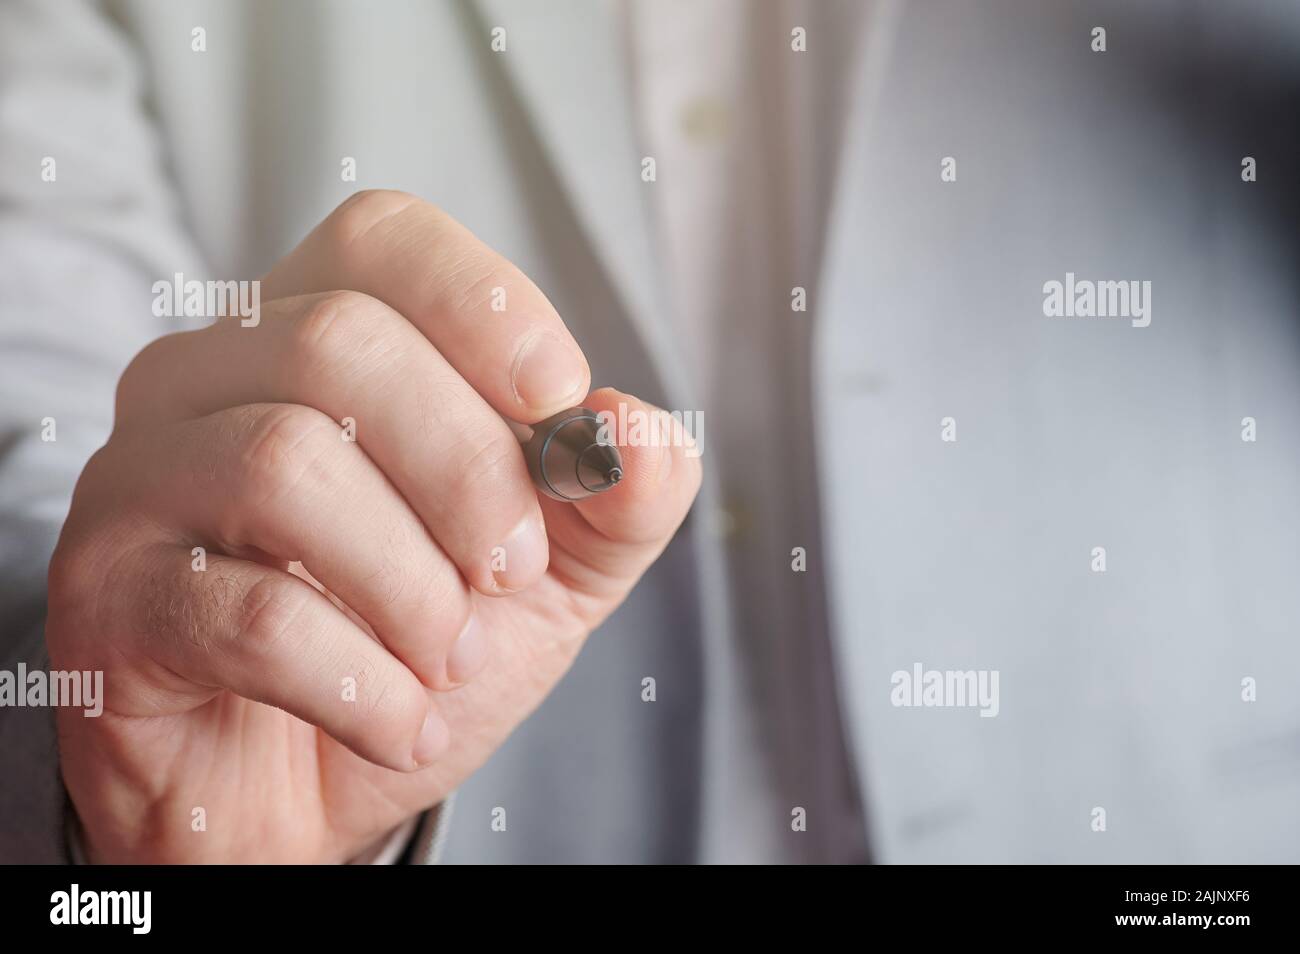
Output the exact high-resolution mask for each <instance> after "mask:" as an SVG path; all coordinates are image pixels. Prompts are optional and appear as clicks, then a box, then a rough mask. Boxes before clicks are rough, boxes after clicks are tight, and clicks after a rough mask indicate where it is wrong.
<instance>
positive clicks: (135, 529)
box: [47, 192, 700, 862]
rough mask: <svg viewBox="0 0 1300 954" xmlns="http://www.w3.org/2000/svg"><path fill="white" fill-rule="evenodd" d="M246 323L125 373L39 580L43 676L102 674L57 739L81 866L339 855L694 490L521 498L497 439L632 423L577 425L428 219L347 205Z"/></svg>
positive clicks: (662, 540)
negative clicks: (552, 421) (92, 698)
mask: <svg viewBox="0 0 1300 954" xmlns="http://www.w3.org/2000/svg"><path fill="white" fill-rule="evenodd" d="M497 289H504V294H505V296H506V301H507V308H506V310H505V311H504V312H499V311H494V310H492V307H491V305H492V301H493V298H494V295H499V294H500V292H498V291H496V290H497ZM262 292H263V295H262V299H263V304H262V309H261V321H260V322H259V323H258V324H257V325H256V326H255V327H244V326H242V325H241V324H240V322H239V320H238V319H226V320H223V321H221V322H219V323H218V324H216V325H213V326H211V327H209V328H205V329H203V330H201V331H195V332H187V333H183V334H175V335H170V336H168V337H166V338H162V339H160V340H159V341H157V342H155V343H154V344H152V345H150V346H149V347H148V348H146V349H145V350H144V351H143V352H141V353H140V355H139V356H138V357H137V358H136V359H135V361H133V362H132V364H131V366H130V367H129V368H128V369H127V371H126V373H125V374H124V376H123V378H122V381H121V384H120V385H119V389H118V402H117V419H116V424H115V427H114V431H113V434H112V437H111V438H110V439H109V441H108V443H107V445H106V446H105V447H104V448H102V449H101V450H100V451H99V452H98V453H96V454H95V456H94V457H93V458H92V459H91V461H90V463H89V464H88V465H87V467H86V469H85V471H84V473H83V474H82V476H81V479H80V481H79V483H78V485H77V491H76V494H75V496H74V498H73V502H72V511H71V514H70V515H69V517H68V521H67V523H66V525H65V526H64V529H63V534H62V537H61V539H60V541H59V546H58V548H57V550H56V552H55V554H54V559H53V561H52V563H51V567H50V605H49V623H48V630H47V642H48V645H49V651H50V658H51V662H52V665H53V666H54V667H55V668H57V669H65V670H85V669H89V670H103V671H104V673H105V690H104V695H105V705H104V712H103V715H102V716H101V717H100V718H84V717H83V715H82V713H81V712H80V711H79V710H76V709H63V710H60V711H59V713H58V718H59V736H60V750H61V759H62V768H63V777H64V779H65V782H66V784H67V787H68V790H69V792H70V793H71V796H72V799H73V801H74V803H75V804H76V808H77V812H78V814H79V816H80V819H81V822H82V826H83V829H84V831H85V833H86V840H87V846H88V850H89V853H90V855H91V858H92V860H95V861H103V862H143V861H153V862H190V861H232V862H237V861H268V862H288V861H303V862H330V861H343V860H346V859H347V858H349V857H351V856H353V855H355V854H356V853H358V852H359V851H361V850H363V849H364V848H365V847H366V846H367V845H369V844H371V843H373V842H374V841H375V840H377V839H378V838H380V837H382V836H383V835H384V834H385V833H386V832H387V831H389V830H390V829H392V828H393V827H394V826H396V825H397V824H399V823H400V822H401V821H402V820H404V819H406V818H408V817H410V816H411V815H413V814H415V813H417V812H419V811H421V810H423V809H426V808H428V807H430V806H432V805H434V804H436V803H437V802H438V801H439V800H441V799H442V798H443V797H445V796H446V795H447V794H448V793H449V792H451V791H452V790H453V789H454V788H456V786H457V785H459V784H460V783H461V782H462V781H463V780H464V779H465V778H466V776H468V775H469V774H470V773H471V772H473V771H474V770H475V768H477V767H478V766H479V765H480V764H481V763H482V762H483V761H484V760H485V759H486V758H487V757H488V756H489V755H490V754H491V753H492V751H493V750H494V749H495V748H496V747H497V746H498V745H499V744H500V743H501V741H502V740H503V739H504V738H505V737H506V736H507V735H508V734H509V733H510V731H511V730H512V729H513V728H514V727H515V726H516V725H517V724H518V723H519V722H520V721H521V720H522V719H523V718H524V717H525V716H526V715H527V714H528V713H529V712H530V711H531V710H532V709H533V708H534V707H535V706H536V705H537V704H538V703H539V702H540V701H541V700H542V698H543V697H544V696H545V695H546V694H547V692H549V691H550V689H551V688H552V687H553V686H554V685H555V683H556V681H557V680H558V679H559V678H560V676H561V675H562V674H563V673H564V672H565V670H566V668H567V667H568V666H569V664H570V663H571V662H572V660H573V658H574V656H575V655H576V654H577V652H578V650H579V648H580V647H581V645H582V643H583V640H584V639H585V637H586V635H587V634H588V633H589V632H590V631H591V630H592V628H593V627H595V626H596V625H597V624H598V623H599V622H600V621H601V620H602V619H604V618H605V617H606V616H607V615H608V614H609V613H610V612H611V611H612V610H613V609H614V608H615V607H616V606H617V605H618V604H619V603H620V602H621V601H622V600H623V598H624V597H625V595H626V594H627V592H628V590H629V589H630V588H631V587H632V585H633V584H634V583H635V582H636V580H637V579H638V577H639V576H640V575H641V573H643V572H644V571H645V569H646V567H647V566H649V564H650V563H651V562H652V561H653V560H654V559H655V558H656V557H657V556H658V555H659V553H660V552H661V551H662V550H663V548H664V546H665V545H666V543H667V541H668V540H669V538H670V537H671V536H672V534H673V532H674V531H675V530H676V528H677V527H678V525H679V524H680V523H681V521H682V519H683V517H684V516H685V513H686V511H687V509H688V508H689V506H690V504H691V501H692V499H693V498H694V496H695V492H696V490H697V488H698V486H699V482H700V470H699V463H698V460H697V459H696V458H695V457H693V456H687V455H686V454H685V453H684V452H683V448H682V447H680V446H675V447H674V446H649V447H625V448H622V449H621V450H622V454H623V461H624V472H625V475H626V476H625V479H624V480H623V481H622V482H621V483H620V484H619V486H617V487H616V488H614V489H613V490H611V491H609V492H607V493H605V494H602V495H600V496H597V497H593V498H591V499H589V500H586V501H582V502H581V503H578V504H563V503H557V502H554V501H551V500H548V499H546V498H545V497H542V496H541V495H539V494H538V493H537V492H536V490H535V489H534V487H533V485H532V484H531V482H530V480H529V476H528V471H527V468H526V465H525V462H524V457H523V454H522V452H521V450H520V447H519V445H518V442H517V440H516V438H515V436H514V434H513V433H512V431H511V429H510V427H509V425H508V424H507V423H506V421H505V420H503V418H506V419H509V420H513V421H518V422H521V423H525V424H527V423H534V422H536V421H539V420H541V419H543V418H545V417H547V416H548V415H550V414H553V413H555V412H556V411H559V410H562V409H564V408H566V407H569V406H572V405H575V404H579V403H585V404H586V405H587V406H588V407H591V408H593V409H594V410H597V411H601V410H611V411H612V410H614V409H615V408H616V407H617V405H618V403H619V402H627V404H628V405H629V407H631V408H632V409H636V410H641V411H646V412H648V411H649V410H650V409H648V408H647V407H646V406H645V405H642V404H641V403H640V402H638V401H637V400H636V399H634V398H629V397H627V396H625V395H621V394H618V393H617V392H612V391H598V392H595V393H593V394H591V395H590V396H588V395H587V389H588V387H589V385H590V379H589V371H588V368H587V364H586V361H585V359H584V358H583V355H582V352H581V351H580V350H579V348H578V346H577V344H576V343H575V342H574V340H573V338H572V337H571V336H570V335H569V333H568V331H567V330H566V329H565V327H564V324H563V322H562V321H561V320H560V317H559V316H558V315H557V314H556V313H555V310H554V309H553V308H552V307H551V305H550V303H549V302H548V301H547V300H546V298H545V297H544V296H543V295H542V293H541V292H540V291H539V290H538V289H537V288H536V287H535V286H534V285H533V284H532V283H531V282H530V281H529V280H528V279H527V278H526V277H525V276H524V275H523V274H522V273H520V271H519V270H518V269H517V268H515V267H514V266H513V265H511V264H510V263H509V262H507V261H505V260H504V259H502V258H501V257H500V256H498V255H496V254H495V253H494V252H492V251H491V250H490V249H488V248H486V247H485V246H484V245H483V244H482V243H480V242H479V241H478V240H476V239H475V238H474V236H473V235H471V234H470V233H469V232H468V231H467V230H466V229H464V228H463V227H462V226H460V225H459V224H457V223H456V222H454V221H453V220H452V219H451V218H449V217H448V216H447V215H446V214H444V213H442V212H440V211H439V210H438V209H436V208H434V207H432V206H430V205H428V204H426V203H424V202H422V201H420V200H418V199H415V198H413V197H411V196H407V195H403V194H400V193H392V192H364V193H360V194H358V195H356V196H354V197H352V198H351V199H349V200H348V201H347V202H345V203H344V204H343V205H341V206H340V207H339V208H338V209H337V210H335V211H334V212H333V213H332V214H331V215H330V216H329V217H328V218H327V219H326V220H325V221H324V222H323V223H322V224H321V225H320V226H318V227H317V228H316V229H315V230H314V231H313V232H312V234H311V235H309V236H308V237H307V238H306V240H304V242H303V243H302V244H301V245H300V246H299V247H298V248H297V249H295V250H294V251H293V252H292V253H291V254H289V255H288V256H287V257H286V258H285V259H284V260H282V261H281V262H280V263H279V264H278V265H277V266H276V267H275V269H274V270H273V271H272V272H271V273H270V274H269V275H268V276H267V277H266V278H265V279H264V280H263V283H262ZM345 418H352V419H353V420H354V421H355V441H349V440H345V439H344V438H345V431H344V428H343V427H342V426H341V424H340V422H341V421H343V420H344V419H345ZM195 547H203V548H204V549H205V554H206V555H205V558H204V559H205V563H206V567H205V568H203V569H196V568H195V565H196V558H195V556H193V555H192V552H193V550H194V548H195ZM199 565H202V564H199ZM353 686H354V687H355V689H354V690H353V689H351V687H353ZM196 809H202V810H203V814H204V816H205V819H206V831H195V830H193V827H192V821H193V819H194V818H195V817H196V814H195V810H196Z"/></svg>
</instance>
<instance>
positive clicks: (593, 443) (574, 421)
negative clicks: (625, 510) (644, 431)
mask: <svg viewBox="0 0 1300 954" xmlns="http://www.w3.org/2000/svg"><path fill="white" fill-rule="evenodd" d="M602 435H603V431H602V429H601V421H600V418H599V417H597V416H596V412H595V411H593V410H590V409H589V408H585V407H571V408H569V409H568V410H567V411H561V412H560V413H559V414H553V415H551V416H550V417H548V418H547V419H546V420H544V421H541V422H540V423H538V424H536V425H534V427H533V433H532V436H531V437H529V438H528V439H527V441H525V443H524V457H525V458H527V460H528V473H529V474H530V475H532V478H533V483H534V484H536V485H537V489H538V490H540V491H541V492H542V493H544V494H546V496H548V497H550V498H551V499H553V500H568V501H572V500H582V499H583V498H585V497H591V496H594V495H596V494H599V493H604V492H605V491H606V490H609V489H610V488H611V487H613V486H614V485H615V484H617V483H618V482H619V481H620V480H622V479H623V459H622V458H621V457H620V456H619V453H618V448H617V447H616V446H614V445H613V444H611V443H609V442H608V441H607V440H605V439H604V437H603V436H602Z"/></svg>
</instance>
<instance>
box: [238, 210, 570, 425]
mask: <svg viewBox="0 0 1300 954" xmlns="http://www.w3.org/2000/svg"><path fill="white" fill-rule="evenodd" d="M262 284H263V296H262V297H263V298H265V299H268V300H270V299H274V298H281V297H285V296H288V295H301V294H307V293H311V292H324V291H333V290H338V289H350V290H352V291H358V292H364V293H365V294H367V295H370V296H371V297H373V298H378V299H379V300H380V301H383V302H384V303H385V304H387V305H388V306H389V307H390V308H393V309H394V310H396V311H398V312H400V313H401V314H402V315H403V316H404V317H405V318H406V319H407V320H408V321H410V322H411V323H412V324H413V325H415V326H416V327H417V328H418V329H419V330H420V331H421V332H422V333H423V334H424V335H425V337H427V338H428V339H429V340H430V341H432V342H433V344H434V346H435V347H436V348H437V349H438V350H439V351H440V352H441V353H442V354H443V356H444V357H446V359H447V360H448V361H449V362H450V363H451V364H452V366H453V367H455V368H456V370H457V371H458V372H459V373H460V375H461V377H463V378H464V379H465V380H466V381H468V382H469V384H470V385H471V386H472V387H473V388H474V390H476V391H477V392H478V393H479V394H481V395H482V396H483V398H484V399H485V400H486V401H487V402H488V403H489V404H491V405H492V407H493V408H494V409H495V410H496V411H497V412H498V413H500V414H501V415H503V416H504V417H507V418H509V419H511V420H515V421H520V422H522V423H525V424H533V423H536V422H537V421H540V420H542V419H543V418H546V417H549V416H550V415H551V414H554V413H556V412H557V411H562V410H564V409H565V408H567V407H571V406H573V405H574V404H577V403H579V402H580V401H581V400H582V398H583V397H585V396H586V394H587V390H588V388H589V387H590V386H591V371H590V370H589V368H588V367H587V359H586V358H585V357H584V356H583V354H582V350H581V349H580V348H579V347H578V344H577V342H576V341H574V340H573V336H572V335H571V334H569V330H568V328H566V327H565V325H564V321H563V320H562V319H561V318H560V316H559V314H557V313H556V311H555V309H554V308H553V307H552V306H551V303H550V302H549V301H547V299H546V296H545V295H543V294H542V292H541V290H540V289H539V288H538V287H537V286H536V285H534V284H533V283H532V282H531V281H530V280H529V279H528V277H527V276H526V275H525V274H524V273H523V272H522V271H520V270H519V269H518V268H517V267H515V265H513V264H512V263H511V262H510V261H508V260H507V259H505V258H503V257H502V256H501V255H498V254H497V253H496V252H494V251H493V250H492V249H490V248H489V247H488V246H487V245H485V244H484V243H483V242H481V241H479V240H478V239H477V238H476V237H475V236H474V235H473V233H471V232H470V231H469V230H468V229H467V228H465V227H464V226H463V225H461V224H460V223H459V222H457V221H456V220H455V219H453V218H452V217H451V216H450V215H448V214H447V213H446V212H443V211H442V210H441V209H439V208H437V207H436V206H434V205H432V204H430V203H428V202H425V201H424V200H422V199H420V198H417V197H416V196H412V195H407V194H405V193H402V192H389V191H367V192H359V193H357V194H356V195H354V196H352V197H351V198H349V199H348V200H347V201H345V202H344V203H343V204H342V205H340V206H339V207H338V208H337V209H335V210H334V211H333V212H332V213H330V215H329V216H328V217H327V218H326V219H325V221H323V222H322V223H321V224H320V225H318V226H317V227H316V228H315V229H314V230H312V232H311V234H310V235H308V236H307V237H306V238H305V239H303V241H302V243H301V244H299V245H298V247H297V248H296V249H294V250H293V251H292V252H291V253H289V255H288V256H286V257H285V258H284V259H282V260H281V262H280V263H279V264H278V265H276V267H275V268H274V269H273V270H272V271H271V273H270V274H269V275H267V276H266V277H265V278H264V279H263V282H262Z"/></svg>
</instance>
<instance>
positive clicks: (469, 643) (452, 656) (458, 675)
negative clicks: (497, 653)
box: [447, 613, 488, 685]
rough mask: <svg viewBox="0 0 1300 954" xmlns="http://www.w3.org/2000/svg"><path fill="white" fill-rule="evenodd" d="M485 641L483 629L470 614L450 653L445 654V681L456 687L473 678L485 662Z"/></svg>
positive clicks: (486, 653) (486, 645) (486, 654)
mask: <svg viewBox="0 0 1300 954" xmlns="http://www.w3.org/2000/svg"><path fill="white" fill-rule="evenodd" d="M487 651H488V644H487V640H486V639H484V638H483V627H481V626H480V625H479V623H478V620H477V619H476V618H475V617H474V614H473V613H471V614H470V617H469V620H468V621H467V622H466V623H465V628H464V629H462V630H461V631H460V635H459V636H457V637H456V642H455V643H453V644H452V647H451V652H450V653H448V654H447V679H448V680H450V681H451V682H453V683H455V684H456V685H462V684H464V683H466V682H469V681H470V679H472V678H474V676H476V675H477V674H478V672H479V670H480V669H482V668H483V664H484V663H486V662H487V657H488V652H487Z"/></svg>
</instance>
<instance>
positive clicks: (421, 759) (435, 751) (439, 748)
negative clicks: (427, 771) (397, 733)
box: [411, 703, 451, 766]
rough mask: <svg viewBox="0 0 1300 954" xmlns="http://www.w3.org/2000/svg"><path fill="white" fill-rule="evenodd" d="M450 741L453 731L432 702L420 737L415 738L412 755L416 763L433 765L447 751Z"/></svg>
mask: <svg viewBox="0 0 1300 954" xmlns="http://www.w3.org/2000/svg"><path fill="white" fill-rule="evenodd" d="M450 743H451V732H450V730H449V729H448V728H447V723H445V722H443V721H442V716H440V715H438V713H437V712H436V711H434V708H433V704H432V703H430V704H429V714H428V715H426V716H425V717H424V725H423V726H422V727H421V728H420V736H419V738H417V739H416V740H415V748H414V749H413V750H412V751H411V757H412V758H414V759H415V764H416V765H421V766H424V765H431V764H433V763H434V762H436V761H437V760H438V758H439V757H440V756H441V755H442V753H444V752H446V751H447V746H448V745H449V744H450Z"/></svg>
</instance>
